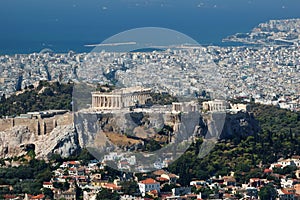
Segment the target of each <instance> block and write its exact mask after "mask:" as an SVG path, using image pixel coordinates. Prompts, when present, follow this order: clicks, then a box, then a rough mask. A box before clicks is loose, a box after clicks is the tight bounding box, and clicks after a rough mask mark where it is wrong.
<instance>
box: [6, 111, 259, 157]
mask: <svg viewBox="0 0 300 200" xmlns="http://www.w3.org/2000/svg"><path fill="white" fill-rule="evenodd" d="M189 117H192V119H195V116H186V120H184V121H180V120H183V118H184V116H181V119H180V117H178V116H172V115H170V114H159V115H158V114H153V115H152V114H149V113H126V114H125V115H124V114H119V115H113V114H111V113H110V114H97V115H95V114H93V115H92V114H83V115H77V116H75V117H74V120H75V126H74V123H73V122H70V124H69V125H67V124H66V125H59V126H57V127H55V128H54V129H53V130H52V131H51V132H50V133H47V134H45V135H37V134H36V133H33V132H32V130H31V129H30V128H28V127H27V126H26V125H22V126H14V127H12V128H11V129H8V130H5V131H2V132H0V157H1V158H9V157H15V156H21V155H25V154H26V153H27V152H28V151H29V150H34V151H35V154H36V157H37V158H39V159H46V158H49V156H50V155H51V154H53V153H56V154H60V155H61V156H62V157H68V156H70V155H71V154H74V153H76V152H78V151H79V150H80V149H81V148H83V147H88V146H89V145H90V144H91V143H93V144H95V141H98V142H100V143H102V144H101V145H102V146H103V144H108V143H110V142H111V140H110V139H109V138H108V137H105V135H102V136H101V135H99V134H98V130H100V129H101V130H103V131H104V132H107V133H119V134H126V133H127V132H130V133H132V134H133V135H132V137H130V139H129V140H124V141H123V142H124V143H126V142H128V144H131V145H133V148H134V149H136V148H138V147H139V146H140V145H141V143H142V142H143V141H144V140H145V139H147V137H152V138H157V137H156V136H155V135H158V134H156V133H157V131H159V130H161V129H162V128H163V127H164V125H167V126H168V127H172V128H173V130H174V132H176V130H178V129H182V127H184V130H185V132H190V134H193V133H196V134H198V135H199V136H204V135H205V136H206V138H211V137H216V136H217V138H218V139H224V138H227V137H231V136H233V135H237V134H244V135H252V134H254V133H255V132H258V131H259V126H258V123H257V121H256V120H255V119H254V118H253V117H252V116H251V115H250V114H248V113H237V114H227V115H226V117H225V125H224V127H223V126H222V127H218V128H217V129H218V130H215V131H214V130H211V131H209V130H210V129H211V128H210V125H211V124H215V125H218V124H221V125H222V123H219V120H220V119H219V118H220V116H215V117H214V118H213V119H212V118H209V117H205V116H200V115H197V116H196V117H199V120H196V121H192V120H190V119H189ZM221 125H220V126H221ZM220 130H221V131H222V134H218V132H220ZM207 134H211V135H207ZM168 137H169V136H168ZM172 137H173V139H174V138H175V139H176V137H179V136H176V135H172ZM121 139H122V140H123V138H121ZM135 140H136V141H135ZM101 145H100V146H101ZM97 146H99V144H98V143H97ZM104 146H105V145H104ZM106 147H107V146H106ZM128 149H131V148H130V145H129V146H128Z"/></svg>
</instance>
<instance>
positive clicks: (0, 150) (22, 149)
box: [0, 125, 80, 159]
mask: <svg viewBox="0 0 300 200" xmlns="http://www.w3.org/2000/svg"><path fill="white" fill-rule="evenodd" d="M79 149H80V145H79V142H78V134H77V133H76V131H75V129H74V128H73V125H66V126H58V127H56V128H55V129H54V130H53V131H52V132H51V133H49V134H47V135H36V134H35V133H32V132H30V131H29V129H28V128H27V127H26V126H16V127H13V128H12V129H10V130H7V131H5V132H0V157H1V158H10V157H15V156H22V155H25V154H26V153H27V152H28V151H30V150H34V151H35V154H36V157H37V158H40V159H47V158H48V157H49V156H50V155H51V154H53V153H57V154H60V155H61V156H62V157H68V156H70V155H71V154H73V153H75V152H76V151H78V150H79Z"/></svg>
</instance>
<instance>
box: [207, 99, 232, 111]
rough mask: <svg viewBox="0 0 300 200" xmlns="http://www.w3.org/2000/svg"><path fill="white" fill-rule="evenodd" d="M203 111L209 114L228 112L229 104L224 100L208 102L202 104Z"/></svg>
mask: <svg viewBox="0 0 300 200" xmlns="http://www.w3.org/2000/svg"><path fill="white" fill-rule="evenodd" d="M202 106H203V110H204V111H209V112H219V111H226V109H227V108H228V106H229V105H228V103H227V102H226V101H224V100H214V101H206V102H203V103H202Z"/></svg>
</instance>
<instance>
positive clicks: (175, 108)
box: [172, 101, 199, 113]
mask: <svg viewBox="0 0 300 200" xmlns="http://www.w3.org/2000/svg"><path fill="white" fill-rule="evenodd" d="M198 111H199V106H198V103H197V102H194V101H191V102H173V103H172V113H188V112H198Z"/></svg>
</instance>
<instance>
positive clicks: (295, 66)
mask: <svg viewBox="0 0 300 200" xmlns="http://www.w3.org/2000/svg"><path fill="white" fill-rule="evenodd" d="M299 33H300V20H299V19H293V20H271V21H269V22H267V23H263V24H260V25H259V26H258V27H256V28H254V29H253V31H252V32H251V33H248V34H240V33H239V34H236V35H234V36H230V37H228V38H226V39H225V40H226V41H235V42H243V43H248V44H249V43H250V44H251V45H242V46H200V45H199V46H195V45H188V44H185V45H180V46H172V47H168V46H166V47H163V48H162V49H161V50H157V49H156V50H154V51H151V52H148V51H137V52H105V51H100V52H92V53H75V52H73V51H70V52H69V53H66V54H61V53H55V52H53V51H51V50H50V49H45V50H43V51H41V52H40V53H32V54H15V55H0V97H1V98H0V107H1V109H0V111H1V113H0V114H1V115H0V118H1V119H0V126H1V127H0V142H1V155H2V158H1V160H0V165H1V168H0V199H26V200H27V199H30V200H33V199H39V200H44V199H61V200H62V199H66V200H73V199H74V200H75V199H76V200H77V199H84V200H93V199H95V200H96V199H97V200H98V199H121V200H134V199H135V200H139V199H140V200H142V199H144V200H147V199H174V200H175V199H176V200H189V199H197V200H200V199H262V200H264V199H280V200H290V199H291V200H292V199H293V200H294V199H300V153H299V151H300V144H299V143H300V140H299V122H300V114H299V112H300V60H299V57H300V47H299V39H300V37H299ZM79 83H85V84H88V85H92V86H91V87H92V88H93V90H94V91H93V92H92V93H91V92H89V93H90V95H91V96H90V97H91V99H89V101H90V102H89V104H87V105H88V106H89V108H88V109H87V110H85V112H90V111H91V110H92V113H93V114H95V113H96V115H97V118H96V120H95V121H92V122H90V124H92V125H91V126H92V128H91V127H88V125H90V124H89V122H86V121H88V120H86V121H85V119H84V120H82V121H84V123H82V124H83V125H82V124H79V123H78V124H76V122H74V121H72V120H73V118H72V117H74V118H76V117H78V116H77V115H76V114H77V110H76V112H75V111H74V110H71V109H68V108H69V107H70V106H72V105H73V104H75V100H76V99H74V98H73V99H71V98H70V99H67V98H69V96H71V95H72V92H73V94H74V92H82V91H75V90H73V91H71V92H70V91H69V90H66V91H69V93H68V95H69V96H63V97H61V96H59V95H61V94H60V93H61V91H62V89H61V88H63V87H66V88H67V87H68V86H69V85H72V86H73V85H76V84H79ZM115 87H123V88H127V90H128V91H129V89H130V88H135V90H133V89H132V90H130V91H129V92H128V91H127V90H126V89H124V90H119V91H118V90H117V89H116V90H115V93H114V92H113V90H114V89H115ZM74 88H76V87H74ZM128 88H129V89H128ZM136 88H138V89H136ZM140 88H151V89H152V90H151V92H150V90H148V89H140ZM82 90H85V89H82ZM96 90H97V91H96ZM124 91H127V92H124ZM22 95H24V97H23V96H22ZM26 95H27V96H26ZM30 95H32V96H30ZM97 95H98V96H97ZM155 95H156V96H155ZM46 96H51V97H56V98H57V102H58V99H59V98H65V99H64V100H66V99H67V100H68V101H64V103H65V102H67V104H69V105H67V106H65V105H64V106H65V107H63V106H61V107H60V108H59V109H58V108H57V107H55V108H52V109H49V110H36V109H37V107H33V106H32V105H31V104H30V106H31V107H30V106H28V107H26V109H27V110H26V109H24V110H26V112H24V113H18V115H17V114H16V113H14V114H11V115H9V114H3V113H9V112H4V105H5V103H7V102H11V101H12V102H13V103H12V104H17V105H20V110H21V108H22V106H24V105H25V104H26V101H29V100H31V99H32V98H37V97H39V98H46ZM84 97H85V98H90V97H88V96H84ZM92 97H93V99H92ZM18 98H20V99H21V101H24V102H20V100H19V99H18ZM26 98H28V99H26ZM168 98H169V99H168ZM220 98H221V99H220ZM49 99H50V98H49ZM170 99H171V100H176V101H173V102H169V101H170ZM59 100H60V99H59ZM125 100H126V101H125ZM148 100H149V101H150V103H149V102H148ZM159 100H161V101H159ZM193 100H194V101H193ZM55 101H56V100H54V103H53V102H51V105H52V104H53V105H55ZM69 101H70V102H69ZM60 102H62V101H61V100H60ZM91 102H92V103H91ZM107 102H109V103H107ZM158 102H159V103H158ZM161 102H163V103H161ZM166 102H167V103H166ZM49 104H50V102H49ZM158 104H159V105H158ZM27 105H29V104H26V106H27ZM60 105H63V104H60ZM68 106H69V107H68ZM85 106H86V105H85ZM9 107H10V106H9ZM11 107H13V106H11ZM5 108H6V107H5ZM31 109H32V110H31ZM93 109H94V110H93ZM8 110H9V108H8ZM116 110H117V111H116ZM121 111H124V112H125V114H128V113H129V114H131V115H132V116H134V117H132V116H131V117H132V119H131V120H132V121H134V122H135V126H136V127H134V128H132V127H130V126H133V125H128V124H129V123H128V121H126V120H125V121H124V120H120V119H114V117H112V116H115V115H113V114H115V113H118V112H121ZM147 112H150V113H151V112H152V113H155V112H156V113H160V114H161V113H162V112H166V113H167V114H166V116H167V117H166V116H165V115H163V117H161V118H162V119H164V120H165V121H164V123H163V124H160V126H158V125H157V124H159V123H160V122H158V121H159V119H154V118H155V117H153V116H151V114H145V113H147ZM219 112H222V113H226V118H225V115H224V119H223V120H224V121H225V122H224V123H225V125H224V130H223V124H222V128H221V129H222V130H221V131H217V132H220V133H219V136H218V137H216V139H217V140H218V141H219V143H218V144H216V146H213V147H212V148H214V149H211V152H207V153H206V154H205V155H204V157H203V158H199V157H197V156H198V154H199V152H201V147H200V146H201V144H207V143H205V142H206V141H210V139H208V137H207V135H205V134H207V132H209V131H211V129H212V128H211V126H213V125H214V123H216V124H217V122H216V121H217V120H215V119H213V118H212V119H211V118H206V116H205V115H206V114H211V115H212V116H214V114H216V113H219ZM136 113H139V115H138V114H136ZM141 113H142V114H141ZM187 113H188V114H190V113H197V114H199V113H200V116H201V117H200V118H201V120H202V121H201V120H200V122H198V121H197V124H196V125H195V127H196V128H195V127H192V129H193V131H194V132H193V133H197V135H195V136H194V135H193V138H192V139H193V141H192V142H191V145H190V147H189V148H188V149H187V151H186V152H185V154H184V155H183V156H182V158H179V159H178V160H177V161H175V162H174V163H169V161H168V160H167V159H165V160H159V161H157V160H156V163H155V168H156V169H155V170H152V171H146V170H145V171H140V172H139V173H136V172H130V169H131V168H130V166H131V165H132V166H135V165H137V164H136V157H135V156H132V157H124V156H123V154H119V153H110V154H109V155H106V156H105V158H104V159H101V160H100V159H99V158H98V157H97V156H96V157H95V154H93V153H92V151H90V152H89V151H88V150H87V147H88V143H87V142H86V140H85V139H86V138H88V137H91V138H88V140H92V141H94V140H95V141H96V136H95V137H94V136H93V137H92V136H86V138H84V136H82V135H80V131H82V132H84V129H83V128H82V127H84V128H86V129H87V130H88V129H89V128H90V129H93V130H94V129H96V128H95V127H96V125H95V124H100V125H99V126H100V127H101V130H102V131H103V132H104V133H105V134H107V135H109V134H110V136H107V137H108V138H109V139H110V140H111V141H114V142H116V143H118V144H117V146H118V145H119V146H121V147H122V148H123V149H126V151H128V152H129V150H132V149H135V150H137V151H142V150H143V151H146V152H152V151H155V150H157V149H159V148H161V147H164V145H165V143H166V144H169V143H172V142H173V141H174V138H175V139H176V137H177V136H176V134H177V135H178V134H179V133H181V132H180V131H178V130H180V127H181V126H185V125H186V124H184V123H187V122H184V121H183V118H184V114H187ZM73 114H74V116H73ZM85 114H86V113H85ZM125 114H124V117H123V118H124V119H125V118H126V117H125ZM267 114H268V115H269V116H268V117H266V116H267ZM140 115H142V116H140ZM272 115H274V117H275V118H276V117H277V118H276V119H275V120H274V121H273V119H272ZM151 117H152V118H151ZM166 118H168V120H169V121H168V120H166ZM217 119H218V118H217ZM118 120H119V121H118ZM218 120H220V119H218ZM220 121H221V120H220ZM80 123H81V122H80ZM120 123H121V124H122V123H123V124H122V125H119V124H120ZM226 123H227V124H226ZM187 124H188V123H187ZM212 124H213V125H212ZM76 125H78V126H80V127H81V128H82V129H80V127H77V126H76ZM123 125H124V127H125V128H123ZM188 125H190V126H192V125H191V123H190V124H188ZM118 126H119V127H118ZM87 127H88V128H87ZM120 127H122V128H123V129H122V131H120V130H121V128H120ZM128 127H130V128H132V130H129V128H128ZM153 127H154V128H153ZM157 127H161V128H157ZM150 129H151V130H150ZM176 129H178V130H176ZM194 129H195V130H194ZM149 130H150V131H149ZM185 130H188V128H186V129H185ZM118 131H120V132H122V133H119V136H115V135H114V134H116V132H118ZM126 131H127V132H126ZM130 131H131V132H135V133H136V132H139V133H137V134H136V135H133V136H132V135H130V134H129V132H130ZM147 131H148V132H147ZM155 131H156V133H154V132H155ZM33 132H34V133H33ZM60 132H64V133H60ZM144 132H145V134H144ZM149 132H151V134H150V133H149ZM204 132H205V133H204ZM31 133H33V134H31ZM142 133H143V134H142ZM221 133H222V134H221ZM7 135H9V136H7ZM83 135H84V134H83ZM141 135H142V136H141ZM144 135H146V136H144ZM157 135H158V136H157ZM205 136H206V137H205ZM8 137H11V140H13V141H9V142H8V140H9V138H8ZM118 137H120V138H119V139H118V140H117V139H116V138H118ZM36 141H38V143H37V142H36ZM48 142H49V143H48ZM51 142H52V143H51ZM8 143H9V144H13V145H15V146H16V147H18V148H19V149H20V150H11V148H10V147H8V146H9V145H7V144H8ZM173 143H174V142H173ZM37 144H39V145H40V146H42V147H38V146H37ZM143 145H144V146H145V147H143ZM45 149H46V150H45ZM90 153H91V154H90ZM41 158H43V159H41ZM149 159H150V157H149ZM112 161H116V163H117V167H116V168H114V167H111V166H112V164H111V163H110V162H112ZM142 164H143V163H139V165H142ZM23 166H25V167H23ZM117 169H120V170H117ZM128 169H129V172H128ZM14 176H15V177H14ZM36 181H37V183H36V185H34V184H33V182H34V183H35V182H36ZM31 184H32V185H31ZM25 186H26V187H25Z"/></svg>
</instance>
